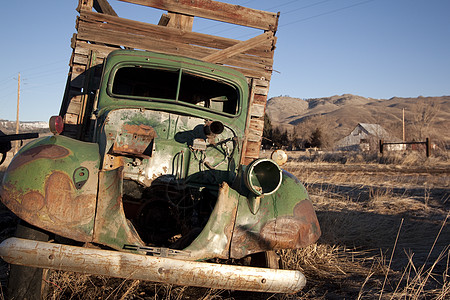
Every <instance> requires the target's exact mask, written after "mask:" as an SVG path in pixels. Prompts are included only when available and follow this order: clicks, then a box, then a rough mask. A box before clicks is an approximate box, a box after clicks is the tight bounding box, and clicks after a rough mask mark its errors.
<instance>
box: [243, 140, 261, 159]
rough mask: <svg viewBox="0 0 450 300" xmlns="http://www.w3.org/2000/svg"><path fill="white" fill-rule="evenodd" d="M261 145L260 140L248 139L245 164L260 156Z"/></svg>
mask: <svg viewBox="0 0 450 300" xmlns="http://www.w3.org/2000/svg"><path fill="white" fill-rule="evenodd" d="M260 147H261V143H260V142H252V141H248V142H247V147H246V151H245V159H244V164H249V163H251V162H252V161H253V160H254V159H256V158H258V157H259V149H260Z"/></svg>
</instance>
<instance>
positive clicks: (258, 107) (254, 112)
mask: <svg viewBox="0 0 450 300" xmlns="http://www.w3.org/2000/svg"><path fill="white" fill-rule="evenodd" d="M265 109H266V106H265V105H263V104H257V103H253V104H252V106H251V108H250V115H251V116H252V117H256V118H262V117H264V112H265Z"/></svg>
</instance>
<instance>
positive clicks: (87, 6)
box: [77, 0, 94, 12]
mask: <svg viewBox="0 0 450 300" xmlns="http://www.w3.org/2000/svg"><path fill="white" fill-rule="evenodd" d="M93 2H94V1H93V0H78V7H77V11H78V12H81V11H84V10H92V6H93V5H94V3H93Z"/></svg>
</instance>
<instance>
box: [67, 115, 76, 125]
mask: <svg viewBox="0 0 450 300" xmlns="http://www.w3.org/2000/svg"><path fill="white" fill-rule="evenodd" d="M64 123H65V124H72V125H76V124H78V115H74V114H69V113H66V114H65V115H64Z"/></svg>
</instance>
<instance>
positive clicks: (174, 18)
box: [158, 12, 194, 31]
mask: <svg viewBox="0 0 450 300" xmlns="http://www.w3.org/2000/svg"><path fill="white" fill-rule="evenodd" d="M167 15H168V17H169V22H167V27H172V28H177V29H181V30H187V31H192V25H194V17H192V16H186V15H182V14H179V13H174V12H169V13H168V14H167ZM158 25H159V23H158Z"/></svg>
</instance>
